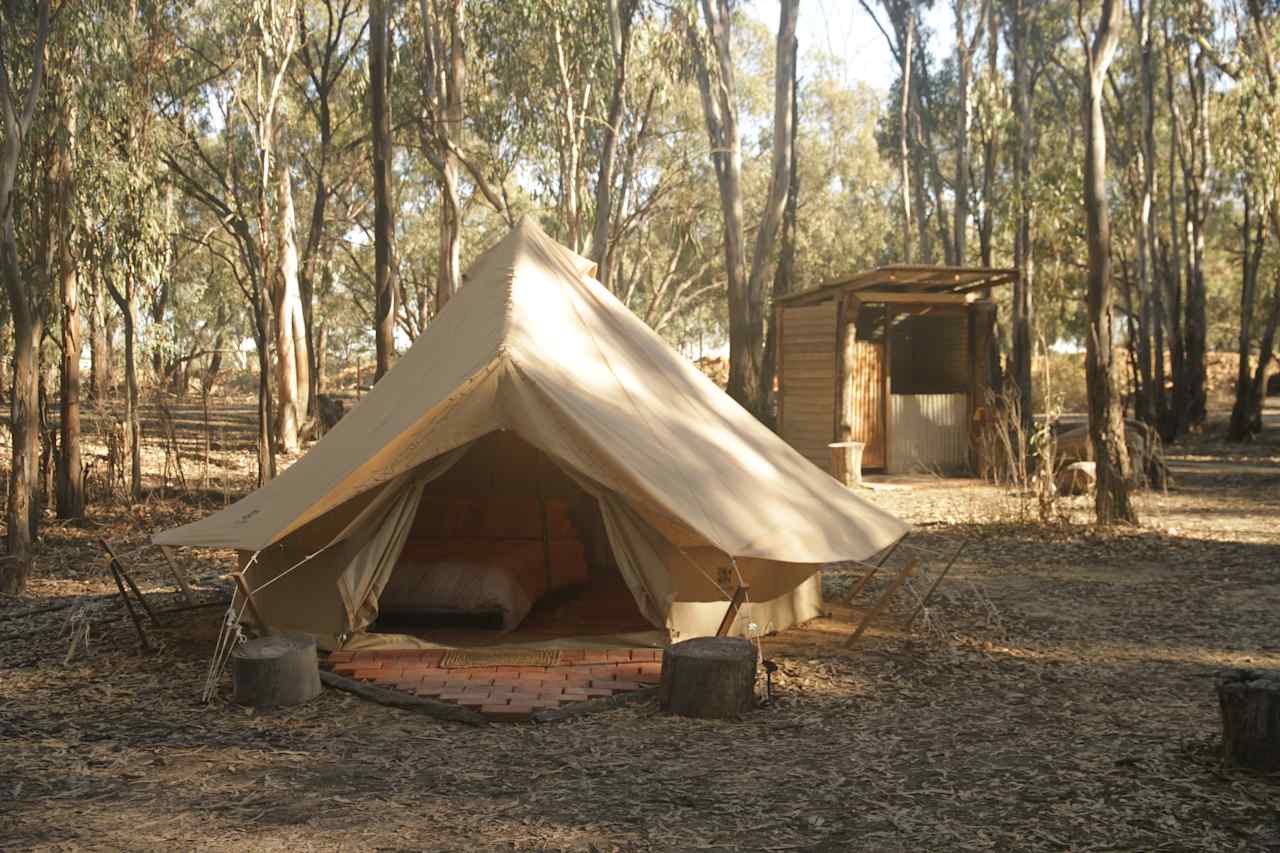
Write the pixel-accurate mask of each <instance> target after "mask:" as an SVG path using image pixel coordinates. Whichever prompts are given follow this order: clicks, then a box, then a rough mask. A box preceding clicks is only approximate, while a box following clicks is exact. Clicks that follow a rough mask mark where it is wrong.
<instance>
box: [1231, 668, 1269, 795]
mask: <svg viewBox="0 0 1280 853" xmlns="http://www.w3.org/2000/svg"><path fill="white" fill-rule="evenodd" d="M1217 687H1218V704H1219V706H1220V707H1221V709H1222V754H1223V758H1224V759H1225V760H1226V762H1227V763H1228V764H1230V765H1231V766H1233V767H1248V768H1251V769H1254V770H1263V771H1266V772H1272V771H1276V770H1280V670H1274V669H1273V670H1265V669H1224V670H1222V671H1221V672H1219V673H1218V677H1217Z"/></svg>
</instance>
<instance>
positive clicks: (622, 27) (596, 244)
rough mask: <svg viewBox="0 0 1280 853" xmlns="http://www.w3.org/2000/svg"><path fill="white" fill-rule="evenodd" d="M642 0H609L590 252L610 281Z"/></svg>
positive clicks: (599, 272)
mask: <svg viewBox="0 0 1280 853" xmlns="http://www.w3.org/2000/svg"><path fill="white" fill-rule="evenodd" d="M637 5H638V0H607V6H608V17H609V38H610V42H611V44H612V48H613V92H612V94H610V96H609V115H608V118H607V120H606V123H605V127H604V147H603V150H602V151H601V152H600V172H599V174H598V175H597V176H596V197H595V205H596V221H595V227H594V228H593V229H592V231H591V251H590V253H589V256H590V258H591V260H593V261H595V262H596V265H597V267H598V269H597V271H596V277H597V278H598V279H599V280H600V281H601V282H604V283H605V284H606V285H607V284H608V282H609V278H610V270H609V258H610V253H609V225H610V222H611V221H612V216H613V170H614V166H615V165H616V161H617V151H618V134H619V131H620V129H621V124H622V111H623V108H624V107H625V106H626V89H627V58H628V55H629V54H630V52H631V21H632V18H633V17H634V15H635V10H636V6H637Z"/></svg>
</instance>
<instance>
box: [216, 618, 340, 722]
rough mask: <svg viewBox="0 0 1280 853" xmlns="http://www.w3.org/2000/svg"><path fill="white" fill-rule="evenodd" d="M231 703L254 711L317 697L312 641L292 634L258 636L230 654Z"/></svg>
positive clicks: (314, 644) (315, 665) (316, 667)
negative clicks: (232, 700) (233, 698)
mask: <svg viewBox="0 0 1280 853" xmlns="http://www.w3.org/2000/svg"><path fill="white" fill-rule="evenodd" d="M231 688H232V695H233V696H234V697H235V701H236V702H239V703H240V704H241V705H252V706H253V707H255V708H276V707H280V706H285V705H301V704H302V703H303V702H307V701H309V700H311V699H314V698H316V697H317V696H319V695H320V666H319V663H318V662H317V660H316V641H315V640H312V639H310V638H309V637H300V636H297V635H293V634H276V635H272V636H270V637H258V638H257V639H255V640H248V641H246V642H244V643H241V644H240V645H239V647H237V648H236V650H235V651H233V652H232V653H231Z"/></svg>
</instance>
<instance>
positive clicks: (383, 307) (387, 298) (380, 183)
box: [369, 0, 396, 382]
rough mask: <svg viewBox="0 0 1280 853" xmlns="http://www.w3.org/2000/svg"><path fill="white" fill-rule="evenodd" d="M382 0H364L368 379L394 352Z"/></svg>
mask: <svg viewBox="0 0 1280 853" xmlns="http://www.w3.org/2000/svg"><path fill="white" fill-rule="evenodd" d="M388 26H389V21H388V19H387V7H386V0H370V3H369V88H370V93H371V94H370V99H369V101H370V106H371V120H372V129H373V132H372V136H371V140H372V145H373V198H374V208H373V209H374V213H373V245H374V297H375V300H376V306H375V310H374V329H373V334H374V344H375V349H376V353H377V365H376V368H375V371H374V376H373V381H374V382H377V381H378V380H379V379H381V378H382V377H383V376H384V375H385V374H386V372H387V371H388V370H390V369H391V359H392V356H393V355H394V354H395V324H396V310H395V294H396V282H395V270H394V269H393V266H392V261H393V259H394V257H393V252H394V247H393V243H394V241H395V227H396V226H395V213H394V211H393V210H392V204H393V201H394V194H393V193H392V190H391V154H392V152H391V105H390V103H389V99H388V97H387V95H388V82H389V81H388V77H389V75H388V73H387V42H388V32H387V30H388Z"/></svg>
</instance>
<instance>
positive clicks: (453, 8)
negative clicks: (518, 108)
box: [435, 0, 467, 314]
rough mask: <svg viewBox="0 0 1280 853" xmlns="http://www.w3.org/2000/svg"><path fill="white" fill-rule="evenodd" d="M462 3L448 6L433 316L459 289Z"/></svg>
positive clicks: (463, 82)
mask: <svg viewBox="0 0 1280 853" xmlns="http://www.w3.org/2000/svg"><path fill="white" fill-rule="evenodd" d="M463 13H464V4H463V0H453V2H451V3H450V4H449V15H448V23H449V26H448V32H447V35H448V40H449V53H448V60H447V63H446V71H445V76H444V104H443V107H444V126H443V128H442V131H441V133H442V135H443V141H444V143H445V145H444V150H443V151H441V154H440V159H441V170H440V190H441V195H442V196H443V197H444V204H443V205H441V208H440V249H439V252H440V270H439V275H437V276H436V304H435V313H436V314H439V313H440V311H441V310H443V309H444V306H445V303H446V302H448V301H449V299H450V298H451V297H452V296H453V294H455V293H457V292H458V288H460V287H462V195H461V193H460V192H459V189H458V180H459V178H460V177H461V164H460V163H459V160H458V154H457V151H458V149H460V148H461V147H462V143H463V139H462V131H463V120H464V119H465V114H464V103H463V96H464V95H465V93H466V86H467V55H466V47H465V44H464V42H463V27H464V23H463Z"/></svg>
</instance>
